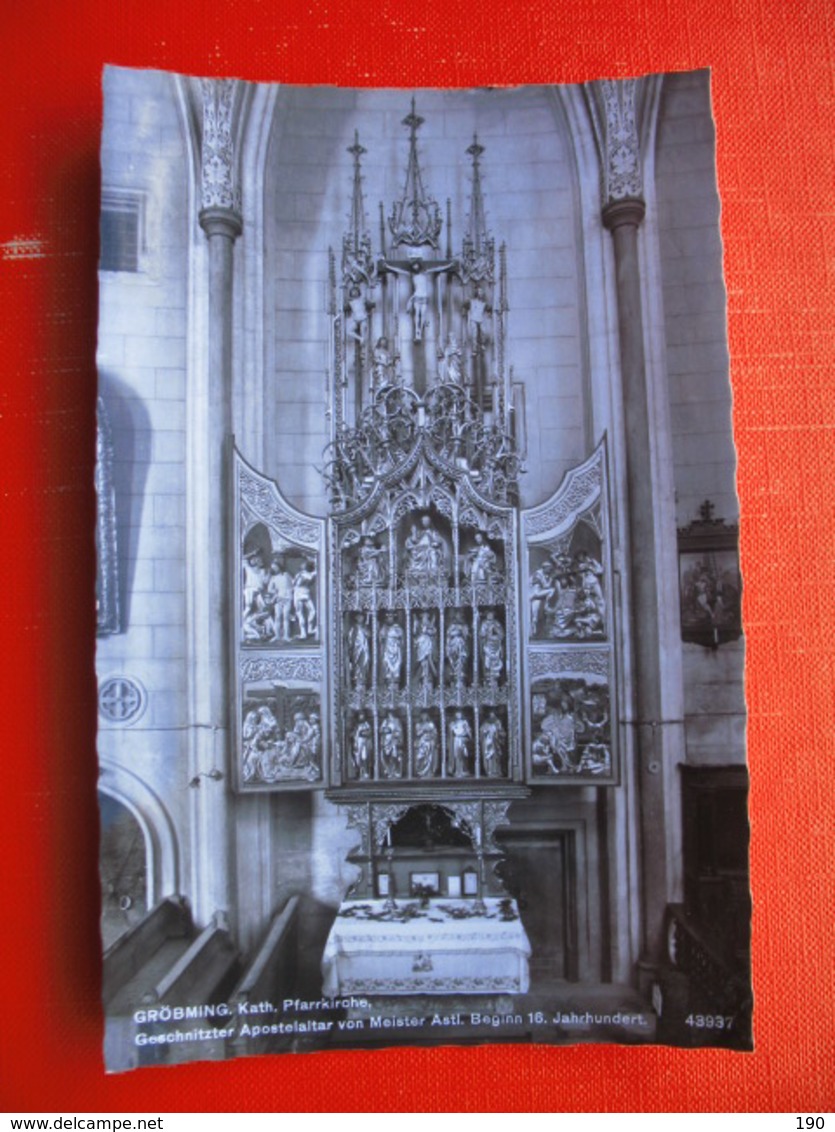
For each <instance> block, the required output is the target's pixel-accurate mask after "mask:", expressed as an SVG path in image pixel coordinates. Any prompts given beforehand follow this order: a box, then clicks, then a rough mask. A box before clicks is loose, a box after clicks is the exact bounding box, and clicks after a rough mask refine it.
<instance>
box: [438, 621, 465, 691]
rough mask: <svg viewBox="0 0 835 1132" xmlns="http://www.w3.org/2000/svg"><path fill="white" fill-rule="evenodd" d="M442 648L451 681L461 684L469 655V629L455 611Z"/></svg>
mask: <svg viewBox="0 0 835 1132" xmlns="http://www.w3.org/2000/svg"><path fill="white" fill-rule="evenodd" d="M444 648H445V651H446V658H447V664H448V665H449V678H450V681H451V683H453V684H463V682H464V679H465V677H466V674H467V660H468V659H469V655H470V629H469V626H468V625H466V624H465V623H464V619H463V617H462V616H461V614H460V613H455V614H454V615H453V618H452V620H451V621H450V623H449V624H448V625H447V628H446V637H445V640H444Z"/></svg>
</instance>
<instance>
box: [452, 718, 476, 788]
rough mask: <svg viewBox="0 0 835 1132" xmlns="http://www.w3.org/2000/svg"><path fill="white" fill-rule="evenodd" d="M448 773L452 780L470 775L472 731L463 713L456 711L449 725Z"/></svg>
mask: <svg viewBox="0 0 835 1132" xmlns="http://www.w3.org/2000/svg"><path fill="white" fill-rule="evenodd" d="M449 732H450V739H451V742H450V746H449V756H450V757H449V763H450V766H449V772H450V774H451V775H452V777H453V778H464V777H465V776H466V775H468V774H469V773H470V759H471V755H472V744H473V729H472V727H470V722H469V720H468V719H467V718H466V717H465V715H464V713H463V712H461V711H457V712H456V713H455V715H454V716H453V717H452V721H451V723H450V725H449Z"/></svg>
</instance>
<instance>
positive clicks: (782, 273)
mask: <svg viewBox="0 0 835 1132" xmlns="http://www.w3.org/2000/svg"><path fill="white" fill-rule="evenodd" d="M4 7H5V9H6V10H5V12H4V14H3V33H4V40H5V43H6V50H5V51H4V64H3V71H2V76H0V88H2V95H3V98H2V111H0V130H1V131H2V144H1V145H0V153H2V161H0V312H2V313H0V461H2V464H0V523H2V526H1V527H0V532H2V534H1V537H2V543H0V545H2V547H3V551H2V574H0V640H2V654H0V657H1V659H0V664H2V680H0V696H2V704H3V706H2V714H1V715H0V721H1V722H0V739H1V740H2V777H0V807H2V809H1V810H0V830H2V839H3V841H2V844H3V867H2V882H1V883H2V914H3V918H2V924H0V1075H1V1076H0V1107H2V1108H5V1109H7V1110H19V1109H22V1110H25V1111H34V1110H57V1111H62V1112H65V1113H69V1112H73V1111H76V1112H79V1111H118V1110H133V1111H150V1112H153V1111H155V1110H156V1111H166V1110H170V1111H202V1110H226V1111H228V1110H230V1109H232V1110H235V1109H240V1110H245V1109H253V1110H260V1111H270V1110H276V1111H295V1110H299V1111H326V1112H327V1111H330V1112H335V1111H342V1110H345V1111H356V1110H359V1111H364V1110H381V1111H412V1110H414V1111H433V1110H437V1111H458V1110H476V1111H479V1110H480V1111H490V1110H499V1111H502V1110H503V1111H513V1110H530V1111H548V1110H553V1111H568V1110H572V1109H586V1110H593V1111H595V1110H601V1111H605V1110H610V1109H611V1110H616V1111H617V1110H632V1111H652V1110H656V1109H659V1110H668V1111H669V1110H676V1109H683V1110H691V1111H700V1110H706V1111H717V1110H749V1111H750V1110H765V1111H781V1110H788V1111H791V1110H794V1111H797V1112H814V1111H816V1110H817V1111H820V1110H821V1109H826V1108H830V1109H831V1108H832V1107H833V1101H835V1087H833V1086H835V974H833V966H834V965H833V958H835V948H833V922H835V907H834V905H835V898H834V897H833V885H832V881H833V878H835V866H833V853H832V843H833V838H832V829H833V818H834V817H835V791H834V790H833V782H835V751H834V750H833V736H835V728H834V727H833V688H834V687H835V680H833V660H834V659H835V636H833V631H832V623H831V619H832V612H833V582H835V572H834V570H833V564H835V555H833V546H832V536H833V528H834V527H835V524H834V523H833V504H832V493H833V490H835V445H833V431H832V430H833V421H835V377H834V375H835V364H834V363H835V349H833V347H834V346H835V317H833V316H835V302H833V295H834V294H835V225H833V213H835V175H834V173H835V164H834V163H833V141H835V138H834V137H833V133H835V131H833V118H835V16H834V15H833V12H835V9H833V7H832V5H831V3H830V2H829V0H807V2H801V0H794V2H793V3H791V4H787V3H783V2H782V0H721V2H720V0H715V2H711V0H643V2H635V0H584V2H583V3H571V2H570V0H562V2H559V0H552V2H550V3H549V2H543V0H538V2H529V3H514V2H510V3H507V2H505V4H504V5H503V6H502V5H500V4H499V3H498V2H497V0H496V2H493V3H484V2H478V0H470V2H469V3H462V2H460V0H421V2H420V3H414V2H410V3H400V2H395V0H377V2H376V3H375V4H373V5H370V4H369V5H364V4H357V3H347V2H345V0H334V2H332V3H323V2H319V0H308V2H307V3H304V4H301V3H295V4H292V5H291V4H288V3H285V2H281V0H279V2H275V0H269V2H268V0H226V2H220V0H217V2H210V0H204V2H202V3H201V2H198V0H141V2H139V0H121V2H120V3H116V2H113V0H111V2H105V0H74V2H73V3H72V4H70V3H69V2H68V0H56V2H53V3H50V2H49V0H29V2H28V3H27V4H22V3H13V4H7V5H4ZM107 62H111V63H117V64H122V65H125V66H133V67H159V68H167V69H171V70H178V71H185V72H191V73H196V74H211V75H215V74H217V75H220V74H231V75H236V76H240V77H243V78H248V79H265V80H282V81H287V82H295V83H325V82H338V83H342V84H355V85H390V86H405V85H462V86H466V85H487V84H490V85H494V84H505V83H523V82H574V81H581V80H586V79H591V78H599V77H603V76H628V75H635V74H640V73H646V72H650V71H666V70H681V69H690V68H695V67H706V66H709V67H711V68H712V69H713V99H714V109H715V115H716V122H717V128H718V171H719V185H720V191H721V195H722V204H723V212H722V234H723V238H724V241H725V272H726V280H727V286H728V305H729V329H730V346H731V357H732V364H731V376H732V380H733V388H734V395H735V402H734V424H735V430H736V440H737V445H738V451H739V458H740V470H739V491H740V496H741V500H742V554H743V568H744V571H745V582H746V591H745V619H746V631H747V641H748V705H749V711H750V727H749V744H750V762H751V770H752V775H753V789H752V815H753V842H752V865H753V889H754V896H755V905H754V908H755V919H754V976H755V989H756V996H757V998H756V1013H755V1038H756V1046H757V1048H756V1052H755V1053H753V1054H748V1055H746V1054H738V1053H737V1054H734V1053H729V1052H722V1051H682V1050H668V1049H661V1048H642V1049H621V1048H616V1047H575V1048H569V1049H554V1048H550V1047H498V1046H486V1047H481V1048H477V1049H457V1050H456V1049H436V1050H409V1051H402V1050H401V1051H397V1050H389V1051H379V1052H374V1053H323V1054H315V1055H307V1056H298V1057H293V1056H289V1055H288V1056H284V1057H275V1058H257V1059H256V1058H249V1059H243V1060H239V1061H236V1062H229V1063H226V1064H201V1065H194V1066H184V1067H180V1068H175V1069H146V1070H141V1071H139V1072H136V1073H132V1074H127V1075H123V1076H119V1077H105V1074H104V1071H103V1066H102V1057H101V1051H100V1047H101V1038H102V1016H101V1011H100V1008H99V1006H98V993H99V978H100V960H99V938H98V927H97V916H98V880H97V872H96V848H97V835H98V829H97V813H96V808H95V785H96V760H95V750H94V745H95V726H96V697H95V681H94V672H93V652H94V644H95V642H94V625H93V613H92V594H93V582H94V560H93V519H94V499H93V491H92V474H93V448H94V391H95V380H96V375H95V367H94V343H95V333H96V257H97V246H96V240H97V209H98V163H97V162H98V159H97V151H98V142H99V130H100V124H101V113H102V107H101V92H100V76H101V69H102V66H103V65H104V64H105V63H107ZM20 239H24V240H34V241H37V243H36V244H35V245H30V246H29V253H30V254H28V255H20V254H16V252H19V250H20V247H21V245H20V244H14V243H13V242H14V241H16V240H20ZM10 242H11V243H10ZM24 250H26V249H25V247H24ZM34 252H39V254H38V255H35V254H32V253H34Z"/></svg>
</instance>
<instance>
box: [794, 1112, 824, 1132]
mask: <svg viewBox="0 0 835 1132" xmlns="http://www.w3.org/2000/svg"><path fill="white" fill-rule="evenodd" d="M823 1124H824V1121H823V1117H822V1116H798V1118H797V1127H798V1128H800V1129H801V1132H808V1129H810V1128H818V1129H819V1128H823Z"/></svg>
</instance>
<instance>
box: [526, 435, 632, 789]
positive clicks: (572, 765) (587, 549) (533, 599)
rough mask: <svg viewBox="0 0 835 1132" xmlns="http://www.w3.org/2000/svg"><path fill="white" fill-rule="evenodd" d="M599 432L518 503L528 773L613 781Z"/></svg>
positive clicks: (607, 564)
mask: <svg viewBox="0 0 835 1132" xmlns="http://www.w3.org/2000/svg"><path fill="white" fill-rule="evenodd" d="M608 500H609V496H608V478H607V461H606V439H605V437H604V438H603V440H601V442H600V444H599V445H598V447H597V448H596V449H595V451H594V452H593V453H592V455H591V456H590V457H589V458H588V460H586V461H585V462H584V463H583V464H580V465H578V467H576V468H572V469H571V471H569V472H568V473H567V474H566V475H565V477H564V478H563V481H562V483H561V484H560V486H559V487H558V488H557V490H556V491H555V492H554V494H553V495H552V496H551V498H550V499H548V500H546V502H545V503H542V504H540V505H539V506H538V507H532V508H529V509H528V510H526V511H523V512H522V513H521V530H522V538H521V554H522V578H523V585H522V591H523V611H522V625H523V634H524V642H523V648H522V653H523V661H524V662H523V682H522V686H523V691H522V700H523V705H522V706H523V712H524V717H525V735H526V744H525V765H526V774H527V780H528V782H530V783H535V784H536V785H569V786H577V785H580V784H582V783H584V782H590V783H595V784H600V785H602V784H608V783H615V782H617V781H618V779H619V769H618V761H617V726H616V721H617V710H616V681H615V656H614V645H613V641H614V627H613V610H614V603H613V592H614V591H613V584H612V562H611V558H612V539H611V527H610V517H609V502H608Z"/></svg>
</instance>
